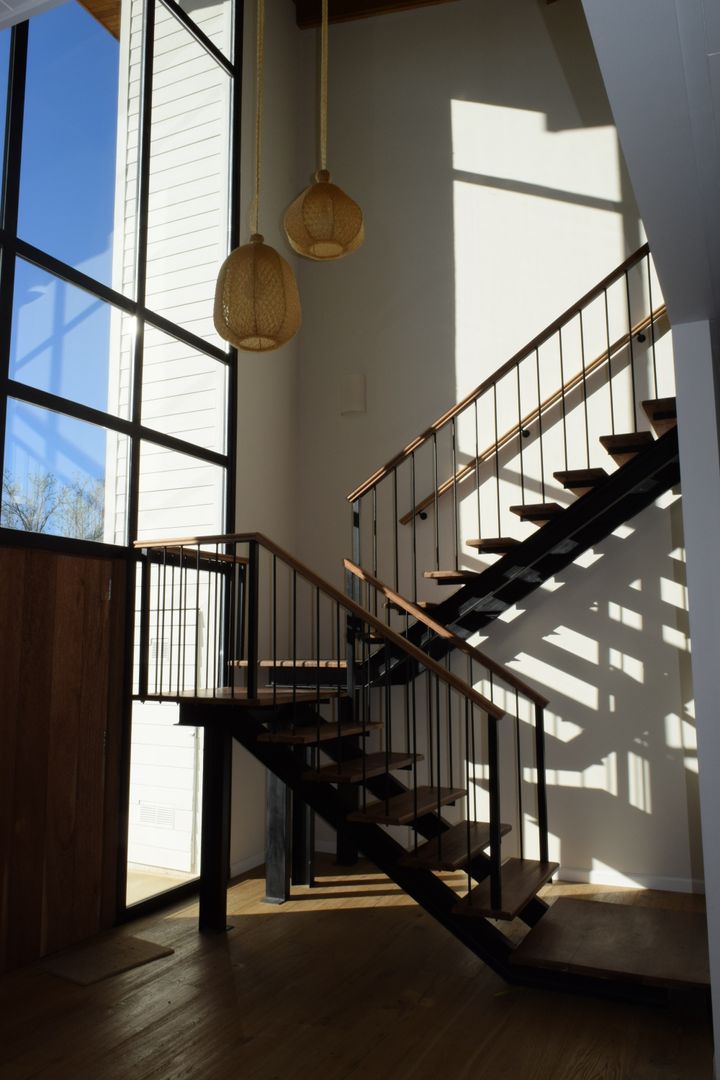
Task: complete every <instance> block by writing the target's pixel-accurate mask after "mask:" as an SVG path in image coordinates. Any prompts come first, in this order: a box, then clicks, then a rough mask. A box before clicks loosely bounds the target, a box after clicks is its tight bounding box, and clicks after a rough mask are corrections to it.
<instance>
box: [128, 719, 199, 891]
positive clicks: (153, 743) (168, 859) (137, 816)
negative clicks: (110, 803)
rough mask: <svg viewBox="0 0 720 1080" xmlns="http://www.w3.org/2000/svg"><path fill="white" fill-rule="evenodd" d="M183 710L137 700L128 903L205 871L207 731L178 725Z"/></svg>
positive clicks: (130, 820) (129, 825)
mask: <svg viewBox="0 0 720 1080" xmlns="http://www.w3.org/2000/svg"><path fill="white" fill-rule="evenodd" d="M179 711H180V710H179V709H178V707H177V705H161V704H159V703H158V702H152V701H145V702H140V701H134V702H133V710H132V743H131V753H130V816H129V822H128V873H127V903H128V904H136V903H138V902H139V901H141V900H146V899H147V898H148V897H149V896H155V895H157V893H160V892H164V891H165V890H166V889H171V888H173V887H174V886H176V885H182V884H183V883H184V882H185V881H190V880H191V879H192V878H193V877H196V876H197V874H198V872H199V869H200V851H199V846H200V822H201V813H200V810H201V807H200V797H199V793H200V791H201V786H202V749H203V731H202V728H191V727H180V726H178V714H179Z"/></svg>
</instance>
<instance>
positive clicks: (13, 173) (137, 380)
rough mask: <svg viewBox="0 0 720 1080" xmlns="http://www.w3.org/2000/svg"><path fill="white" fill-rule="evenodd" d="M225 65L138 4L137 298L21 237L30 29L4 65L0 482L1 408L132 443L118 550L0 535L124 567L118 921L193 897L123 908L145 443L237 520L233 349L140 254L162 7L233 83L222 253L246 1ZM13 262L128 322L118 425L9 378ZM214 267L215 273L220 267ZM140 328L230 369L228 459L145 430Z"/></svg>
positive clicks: (189, 26) (236, 139)
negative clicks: (211, 479) (174, 298)
mask: <svg viewBox="0 0 720 1080" xmlns="http://www.w3.org/2000/svg"><path fill="white" fill-rule="evenodd" d="M230 3H231V4H232V9H231V23H232V31H231V40H232V59H228V58H227V57H226V56H225V55H224V54H223V53H222V52H221V51H220V50H219V49H218V47H217V45H215V44H214V42H212V41H211V40H210V38H209V37H208V36H207V35H206V34H205V33H204V32H203V30H202V29H201V28H200V27H199V26H198V25H197V24H196V23H195V22H194V20H193V19H192V18H191V16H190V15H188V14H187V12H185V11H184V10H183V9H182V8H181V7H180V5H179V4H178V3H176V0H145V2H144V7H143V32H142V49H141V100H140V126H139V157H138V169H139V175H138V183H137V198H138V210H137V217H136V233H135V296H134V299H131V298H129V297H128V296H126V295H124V294H122V293H120V292H117V291H116V290H115V289H113V288H111V287H110V286H108V285H106V284H104V283H102V282H100V281H97V280H96V279H94V278H92V277H89V276H88V275H87V274H84V273H83V272H82V271H80V270H77V269H75V268H74V267H72V266H70V265H68V264H67V263H65V262H63V261H62V260H60V259H57V258H55V257H54V256H52V255H50V254H48V253H47V252H45V251H43V250H41V249H40V248H37V247H34V246H33V245H31V244H29V243H27V242H26V241H24V240H22V239H21V238H20V237H18V214H19V205H20V170H21V162H22V142H23V124H24V116H25V94H26V81H27V58H28V42H29V22H28V21H27V20H26V21H24V22H21V23H17V24H15V25H14V26H13V27H12V29H11V39H10V53H9V65H8V87H7V110H6V127H5V144H4V148H3V164H4V168H3V181H2V192H1V193H0V476H3V475H4V465H5V445H6V430H7V411H8V400H9V399H10V398H12V399H15V400H18V401H22V402H25V403H27V404H30V405H35V406H40V407H42V408H46V409H51V410H52V411H54V412H56V413H59V414H61V415H65V416H69V417H72V418H75V419H77V420H83V421H87V422H90V423H92V424H97V425H99V426H100V427H102V428H104V429H106V430H109V431H113V432H116V433H118V434H120V435H124V436H126V437H127V438H128V440H129V451H130V452H129V473H128V479H129V483H128V496H127V509H126V522H127V527H126V541H125V544H108V543H102V542H96V541H91V540H81V539H75V538H72V537H66V536H57V535H51V534H46V533H31V532H23V531H21V530H17V529H10V528H5V527H0V545H2V546H26V547H34V548H45V549H51V550H55V551H58V552H64V553H66V554H76V555H86V556H92V557H94V558H98V557H107V558H114V559H118V558H124V559H126V560H127V561H128V570H129V573H128V575H127V594H126V609H125V610H126V626H125V656H126V664H125V679H124V687H123V704H124V709H123V714H124V730H123V750H122V777H121V806H120V821H119V836H120V844H119V851H118V891H117V903H116V907H117V918H118V920H124V919H127V918H129V917H134V916H136V915H142V914H145V913H147V911H149V910H152V909H154V908H156V907H158V906H159V905H160V904H164V903H167V902H169V901H173V900H176V899H178V898H179V897H180V896H181V895H184V894H187V893H189V892H191V891H192V890H193V889H195V888H196V887H197V886H196V883H195V882H190V883H188V885H183V886H179V887H178V888H175V889H170V890H167V891H166V892H163V893H161V894H159V895H158V896H155V897H151V898H149V899H148V900H147V901H144V902H141V903H138V904H133V905H132V906H131V907H130V908H128V906H127V903H126V872H127V843H128V822H129V794H130V791H129V789H130V740H131V709H132V660H133V639H134V631H135V596H136V587H135V586H136V571H137V567H138V561H139V559H140V557H141V556H140V553H139V552H138V551H137V550H136V549H135V548H134V546H133V545H134V543H135V541H136V540H137V539H139V538H138V535H137V529H138V509H139V493H140V454H141V445H142V444H143V443H146V444H147V443H152V444H155V445H158V446H161V447H163V448H165V449H168V450H172V451H177V452H179V453H182V454H185V455H188V456H189V457H192V458H195V459H197V460H199V461H202V462H208V463H210V464H213V465H218V466H221V467H223V468H224V469H225V481H226V483H225V506H224V518H225V521H224V530H225V531H232V529H233V528H234V518H235V486H236V440H237V435H236V417H237V401H236V398H237V359H238V354H237V350H236V349H235V348H233V347H228V349H227V350H223V349H221V348H219V347H218V346H216V345H214V344H212V343H210V342H207V341H205V340H203V339H202V338H200V337H198V336H196V335H195V334H193V333H192V332H190V331H188V330H187V329H185V328H183V327H182V326H179V325H178V324H176V323H173V322H172V321H171V320H169V319H167V318H165V317H164V316H162V315H160V314H158V313H157V312H155V311H152V310H151V309H150V308H148V307H147V305H146V290H147V246H148V216H149V195H150V192H149V180H150V152H151V134H152V132H151V123H152V93H153V70H154V46H155V15H156V11H157V7H158V5H162V7H164V8H165V9H166V10H167V11H169V12H170V13H171V14H172V15H173V17H174V18H175V19H176V20H177V21H178V23H179V24H180V25H182V26H183V27H184V28H185V30H186V31H187V32H188V33H189V34H190V35H191V36H192V37H193V38H194V39H195V40H196V41H197V42H198V43H199V44H200V45H201V46H202V48H203V49H204V50H205V52H206V53H207V54H208V55H209V56H210V57H211V58H212V59H213V60H214V61H215V62H216V63H217V64H218V65H219V66H220V67H221V68H222V69H223V71H224V72H225V73H226V75H227V76H228V77H229V79H230V80H231V84H230V115H229V121H230V123H229V127H230V130H229V131H228V139H229V159H228V160H229V177H228V179H229V187H228V200H229V202H228V226H229V227H228V250H233V249H234V248H236V247H237V246H238V245H239V242H240V183H241V175H240V138H241V117H242V58H243V23H244V0H230ZM17 259H23V260H25V261H27V262H29V263H31V264H33V265H35V266H37V267H38V268H40V269H42V270H45V271H47V272H49V273H51V274H53V275H54V276H55V277H56V278H58V279H60V280H61V281H64V282H68V283H69V284H71V285H74V286H76V287H78V288H79V289H82V290H83V291H84V292H86V293H88V294H89V295H90V296H92V297H95V298H97V299H99V300H102V301H104V302H106V303H108V304H111V305H113V307H115V308H116V309H118V310H119V311H120V312H123V313H125V314H127V315H130V316H133V317H134V318H135V340H134V344H133V350H132V354H133V356H132V409H131V414H130V416H129V418H127V419H125V418H122V417H119V416H116V415H113V414H111V413H109V412H105V411H103V410H100V409H96V408H92V407H90V406H87V405H81V404H79V403H78V402H74V401H72V400H70V399H67V398H64V397H61V396H58V395H55V394H52V393H49V392H47V391H44V390H40V389H37V388H35V387H32V386H29V385H26V384H25V383H22V382H19V381H17V380H15V379H12V378H10V357H11V338H12V318H13V299H14V284H15V268H16V262H17ZM218 269H219V268H218ZM146 325H149V326H152V327H155V328H156V329H158V330H160V331H162V332H163V333H165V334H167V335H169V336H170V337H172V338H175V339H177V340H179V341H181V342H184V343H185V344H186V345H188V346H190V347H192V348H193V349H195V350H197V351H198V352H199V353H201V354H203V355H204V356H206V357H210V358H212V359H214V360H216V361H217V362H218V363H220V364H223V365H225V366H226V368H227V376H228V378H227V395H226V430H225V452H224V453H219V452H217V451H213V450H209V449H205V448H203V447H201V446H198V445H196V444H194V443H190V442H186V441H185V440H183V439H179V438H177V437H175V436H172V435H166V434H163V433H162V432H160V431H157V430H155V429H154V428H151V427H148V426H147V425H144V424H143V423H142V387H143V359H144V342H145V327H146Z"/></svg>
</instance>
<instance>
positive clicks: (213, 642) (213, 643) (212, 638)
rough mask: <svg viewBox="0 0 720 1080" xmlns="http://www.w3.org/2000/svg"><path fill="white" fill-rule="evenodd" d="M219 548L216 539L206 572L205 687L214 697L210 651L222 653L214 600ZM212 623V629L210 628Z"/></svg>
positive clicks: (215, 653) (216, 653) (218, 654)
mask: <svg viewBox="0 0 720 1080" xmlns="http://www.w3.org/2000/svg"><path fill="white" fill-rule="evenodd" d="M218 550H219V549H218V545H217V541H216V543H215V561H214V562H213V561H212V560H211V558H210V555H209V554H208V557H207V558H208V567H207V571H206V573H207V633H206V635H205V688H206V689H207V690H209V689H212V692H213V694H212V696H213V697H215V682H216V680H215V678H213V682H212V688H211V686H210V653H212V654H213V656H218V657H219V656H220V655H221V650H220V642H219V641H218V640H217V636H216V630H217V626H216V623H215V609H214V607H213V601H212V587H213V582H216V581H217V577H218V572H219V571H220V566H219V562H220V560H219V559H218V557H217V556H218ZM213 566H214V567H215V572H214V573H213V571H212V569H211V567H213ZM210 612H212V613H213V618H212V623H211V619H210ZM211 625H212V630H211V629H210V628H211Z"/></svg>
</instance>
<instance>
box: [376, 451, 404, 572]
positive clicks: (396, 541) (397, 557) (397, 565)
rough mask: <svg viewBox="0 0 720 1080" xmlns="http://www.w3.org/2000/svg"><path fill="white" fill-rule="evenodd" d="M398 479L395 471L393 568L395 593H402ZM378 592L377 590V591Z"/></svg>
mask: <svg viewBox="0 0 720 1080" xmlns="http://www.w3.org/2000/svg"><path fill="white" fill-rule="evenodd" d="M399 524H400V522H399V521H398V479H397V469H393V538H394V548H393V567H394V571H395V592H399V591H400V552H399V537H398V526H399ZM376 591H377V590H376Z"/></svg>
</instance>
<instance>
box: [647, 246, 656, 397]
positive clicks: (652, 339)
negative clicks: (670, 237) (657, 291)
mask: <svg viewBox="0 0 720 1080" xmlns="http://www.w3.org/2000/svg"><path fill="white" fill-rule="evenodd" d="M645 265H646V266H647V279H648V305H649V307H650V348H651V349H652V366H653V386H654V388H655V399H656V400H657V398H658V377H657V357H656V356H655V317H654V312H653V298H652V270H651V267H650V256H649V255H646V256H645Z"/></svg>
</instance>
